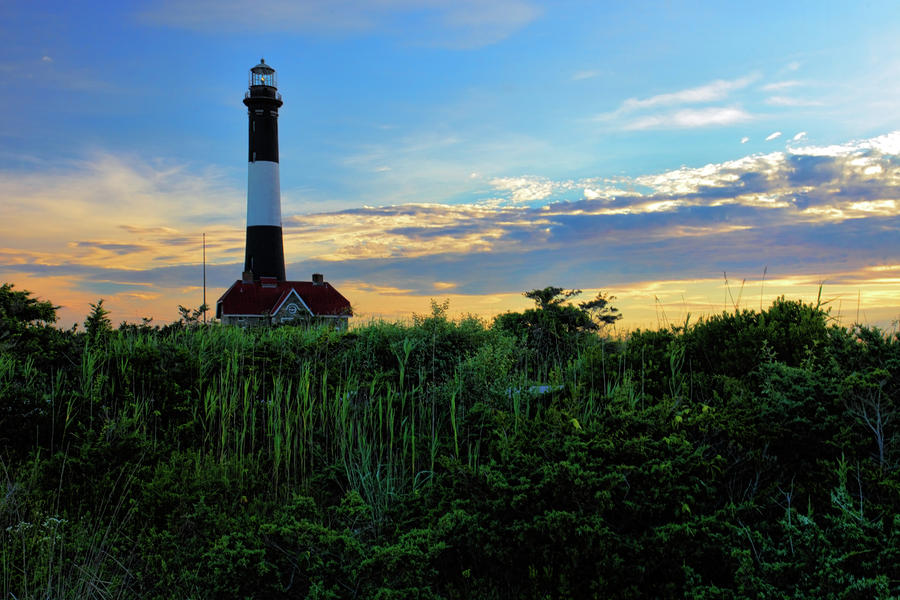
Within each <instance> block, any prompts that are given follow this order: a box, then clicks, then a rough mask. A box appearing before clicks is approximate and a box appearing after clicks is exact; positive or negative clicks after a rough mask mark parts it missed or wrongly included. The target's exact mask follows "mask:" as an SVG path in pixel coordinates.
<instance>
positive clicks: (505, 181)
mask: <svg viewBox="0 0 900 600" xmlns="http://www.w3.org/2000/svg"><path fill="white" fill-rule="evenodd" d="M490 183H491V185H492V186H493V187H494V188H495V189H497V190H500V191H506V192H510V193H511V195H510V199H511V200H512V201H513V202H515V203H517V204H518V203H526V202H534V201H536V200H543V199H545V198H549V197H550V195H551V194H553V191H554V189H558V188H565V187H568V188H569V189H571V186H569V184H567V183H558V182H552V181H550V180H549V179H547V178H544V177H527V176H526V177H497V178H494V179H492V180H491V182H490Z"/></svg>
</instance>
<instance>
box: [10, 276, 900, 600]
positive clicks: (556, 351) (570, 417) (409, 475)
mask: <svg viewBox="0 0 900 600" xmlns="http://www.w3.org/2000/svg"><path fill="white" fill-rule="evenodd" d="M4 291H5V293H6V298H7V300H8V301H7V302H6V304H4V305H3V306H4V307H3V309H2V311H0V312H2V314H0V478H2V485H3V486H4V487H3V488H2V494H0V592H2V594H3V597H4V598H17V599H25V598H35V599H36V598H160V599H162V598H166V599H168V598H198V599H199V598H284V597H296V598H384V599H387V598H398V599H399V598H403V599H407V598H443V599H455V598H459V599H462V598H535V599H544V598H596V597H603V598H633V597H662V598H667V597H673V598H674V597H679V598H681V597H686V598H749V597H753V598H757V597H759V598H769V597H788V596H790V597H794V598H866V599H869V598H888V597H897V596H900V516H898V509H900V477H898V459H900V437H898V410H900V337H898V336H897V335H894V336H888V335H885V334H884V333H883V332H880V331H878V330H876V329H872V328H865V327H854V328H843V327H838V326H836V325H834V324H832V323H831V322H830V320H829V317H828V313H827V312H826V311H824V310H822V309H821V307H816V306H810V305H806V304H803V303H800V302H793V301H789V300H785V299H780V300H778V301H776V302H775V303H774V304H773V305H772V306H771V307H769V308H768V309H767V310H765V311H762V312H752V311H740V312H735V313H727V314H726V313H723V314H721V315H718V316H714V317H710V318H708V319H704V320H702V321H700V322H697V323H695V324H685V325H684V326H681V327H673V328H670V329H667V330H658V331H636V332H633V333H631V334H630V335H628V336H627V338H625V339H609V338H605V337H603V336H602V335H601V333H602V330H601V333H597V332H595V331H590V330H589V328H584V327H575V328H572V327H566V326H564V325H565V324H564V323H563V324H560V323H556V324H554V319H553V318H551V319H550V320H549V321H546V320H545V321H541V320H535V319H531V321H528V323H527V326H526V325H523V324H522V323H523V321H522V320H521V319H519V320H516V319H510V318H507V319H505V320H504V319H498V321H497V322H495V323H494V324H486V323H483V322H481V321H479V320H477V319H474V318H470V319H463V320H460V321H451V320H449V319H448V318H447V317H446V307H440V306H437V305H436V306H435V308H434V311H433V314H431V315H429V316H422V317H417V318H416V319H415V321H414V322H413V323H412V324H409V325H400V324H393V323H373V324H370V325H366V326H362V327H359V328H357V329H353V330H351V331H349V332H337V331H333V330H329V329H301V328H277V329H257V330H250V331H243V330H239V329H234V328H229V327H222V326H218V325H207V326H204V325H200V324H197V323H190V324H184V323H182V324H176V325H171V326H166V327H162V328H158V327H150V326H148V325H124V324H123V325H122V326H120V327H119V328H118V329H113V328H111V327H109V325H108V323H107V322H106V321H105V320H104V318H103V314H102V311H100V312H99V313H98V312H96V311H95V315H94V316H95V317H97V318H96V319H95V320H94V321H92V322H91V323H89V327H88V331H84V332H75V331H61V330H58V329H55V328H53V327H52V325H51V323H52V320H53V319H52V314H51V313H52V311H51V312H47V310H44V312H43V313H42V312H41V311H40V310H37V309H38V308H40V303H34V302H33V301H32V303H31V304H28V305H27V306H28V307H31V308H32V309H35V310H36V312H35V310H32V311H31V312H28V311H27V310H25V308H27V307H26V306H25V304H23V302H25V303H26V304H27V302H26V300H27V299H28V298H27V296H23V295H21V294H22V293H21V292H14V291H12V290H11V288H10V287H9V286H5V287H4ZM15 294H20V295H19V296H15ZM13 300H15V301H16V302H18V304H16V302H13ZM16 306H18V307H19V308H18V309H16ZM23 307H25V308H23ZM47 307H49V305H47V306H45V307H44V308H45V309H46V308H47ZM50 308H51V309H52V307H50ZM545 308H546V307H545ZM539 309H540V307H539ZM539 309H536V310H539ZM547 314H549V313H547ZM541 315H544V316H546V314H545V313H541ZM551 316H552V315H551ZM541 318H543V317H541ZM510 323H517V325H516V326H515V327H510V326H509V324H510ZM557 326H558V327H557ZM516 328H518V329H516Z"/></svg>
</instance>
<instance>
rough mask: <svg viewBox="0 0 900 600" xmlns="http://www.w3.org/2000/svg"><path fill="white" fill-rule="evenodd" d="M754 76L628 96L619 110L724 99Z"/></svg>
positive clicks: (750, 80) (750, 81) (753, 78)
mask: <svg viewBox="0 0 900 600" xmlns="http://www.w3.org/2000/svg"><path fill="white" fill-rule="evenodd" d="M756 78H757V77H756V76H755V75H748V76H746V77H741V78H739V79H730V80H729V79H717V80H715V81H711V82H710V83H707V84H705V85H701V86H698V87H693V88H687V89H684V90H679V91H677V92H670V93H666V94H658V95H656V96H651V97H649V98H629V99H628V100H625V102H623V103H622V106H621V108H620V109H619V110H625V111H631V110H636V109H640V108H650V107H656V106H671V105H674V104H696V103H699V102H715V101H718V100H724V99H725V98H727V97H728V95H729V94H730V93H731V92H733V91H734V90H739V89H742V88H745V87H747V86H748V85H749V84H750V83H752V82H753V81H754V80H755V79H756Z"/></svg>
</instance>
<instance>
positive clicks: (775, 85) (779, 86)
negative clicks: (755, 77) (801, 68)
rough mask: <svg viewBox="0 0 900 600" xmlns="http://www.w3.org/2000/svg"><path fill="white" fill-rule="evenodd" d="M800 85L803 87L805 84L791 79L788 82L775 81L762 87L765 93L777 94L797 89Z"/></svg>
mask: <svg viewBox="0 0 900 600" xmlns="http://www.w3.org/2000/svg"><path fill="white" fill-rule="evenodd" d="M799 85H803V82H801V81H797V80H796V79H790V80H787V81H774V82H772V83H767V84H766V85H764V86H762V90H763V91H765V92H777V91H780V90H786V89H788V88H792V87H797V86H799Z"/></svg>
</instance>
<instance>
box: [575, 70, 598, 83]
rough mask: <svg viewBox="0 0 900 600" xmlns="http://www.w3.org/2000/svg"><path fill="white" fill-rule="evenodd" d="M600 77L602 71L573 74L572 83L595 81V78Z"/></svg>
mask: <svg viewBox="0 0 900 600" xmlns="http://www.w3.org/2000/svg"><path fill="white" fill-rule="evenodd" d="M598 75H600V71H592V70H587V71H576V72H575V73H573V74H572V81H581V80H583V79H593V78H594V77H597V76H598Z"/></svg>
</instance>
